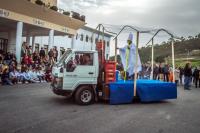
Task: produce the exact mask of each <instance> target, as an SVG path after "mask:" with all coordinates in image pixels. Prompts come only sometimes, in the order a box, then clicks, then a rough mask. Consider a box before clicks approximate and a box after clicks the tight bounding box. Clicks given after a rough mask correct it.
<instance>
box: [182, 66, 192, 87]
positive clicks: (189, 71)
mask: <svg viewBox="0 0 200 133" xmlns="http://www.w3.org/2000/svg"><path fill="white" fill-rule="evenodd" d="M184 78H185V79H184V89H185V90H190V84H191V79H192V68H191V65H190V63H187V64H186V65H185V68H184Z"/></svg>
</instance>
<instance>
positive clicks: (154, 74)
mask: <svg viewBox="0 0 200 133" xmlns="http://www.w3.org/2000/svg"><path fill="white" fill-rule="evenodd" d="M158 76H159V67H158V64H156V65H155V67H154V69H153V79H154V80H157V79H158Z"/></svg>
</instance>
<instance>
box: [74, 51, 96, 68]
mask: <svg viewBox="0 0 200 133" xmlns="http://www.w3.org/2000/svg"><path fill="white" fill-rule="evenodd" d="M75 62H76V64H77V65H89V66H90V65H93V54H92V53H79V52H77V53H76V54H75Z"/></svg>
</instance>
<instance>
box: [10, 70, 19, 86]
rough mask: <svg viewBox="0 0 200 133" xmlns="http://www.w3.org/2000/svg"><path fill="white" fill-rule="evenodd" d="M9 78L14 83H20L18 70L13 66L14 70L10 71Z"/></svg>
mask: <svg viewBox="0 0 200 133" xmlns="http://www.w3.org/2000/svg"><path fill="white" fill-rule="evenodd" d="M9 78H10V80H11V82H12V83H13V84H17V83H18V72H17V70H16V68H13V69H12V71H11V72H10V73H9Z"/></svg>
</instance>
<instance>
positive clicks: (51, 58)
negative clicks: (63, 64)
mask: <svg viewBox="0 0 200 133" xmlns="http://www.w3.org/2000/svg"><path fill="white" fill-rule="evenodd" d="M53 55H54V53H53V49H50V51H49V53H48V56H49V61H51V60H54V58H53Z"/></svg>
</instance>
